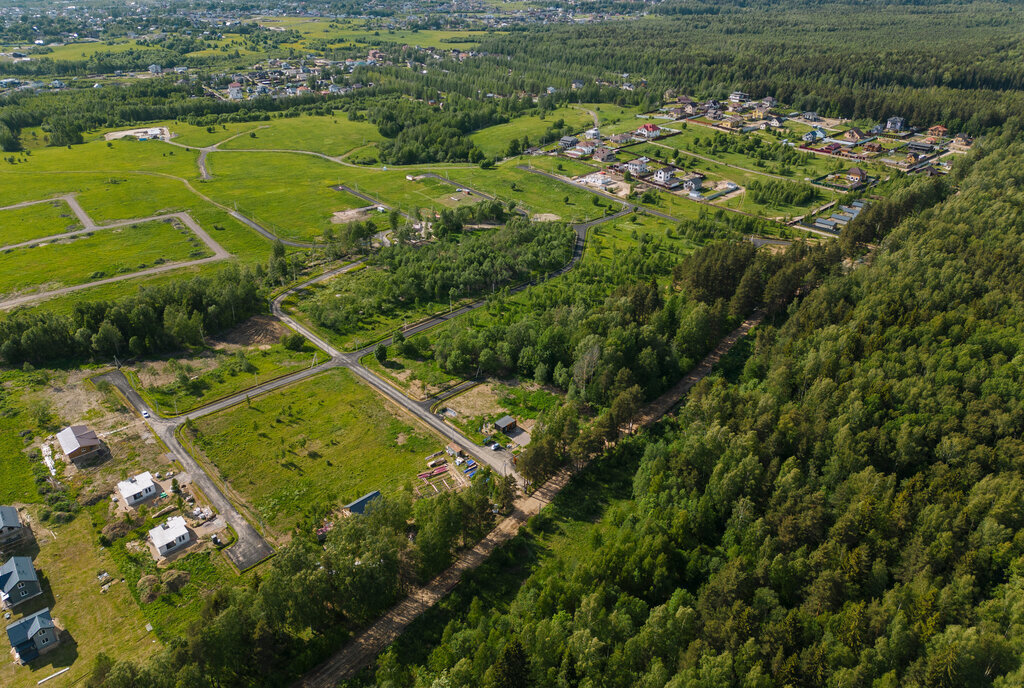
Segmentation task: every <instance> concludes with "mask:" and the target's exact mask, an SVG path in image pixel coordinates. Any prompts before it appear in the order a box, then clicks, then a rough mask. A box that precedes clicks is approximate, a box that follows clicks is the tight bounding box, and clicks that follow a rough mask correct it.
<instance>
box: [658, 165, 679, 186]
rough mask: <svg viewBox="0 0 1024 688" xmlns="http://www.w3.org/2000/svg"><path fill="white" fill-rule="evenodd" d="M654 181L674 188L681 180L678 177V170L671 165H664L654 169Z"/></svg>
mask: <svg viewBox="0 0 1024 688" xmlns="http://www.w3.org/2000/svg"><path fill="white" fill-rule="evenodd" d="M654 181H655V182H656V183H658V184H661V185H662V186H665V187H668V188H669V189H674V188H676V187H677V186H679V180H678V179H676V171H675V170H674V169H672V168H671V167H662V168H660V169H657V170H655V171H654Z"/></svg>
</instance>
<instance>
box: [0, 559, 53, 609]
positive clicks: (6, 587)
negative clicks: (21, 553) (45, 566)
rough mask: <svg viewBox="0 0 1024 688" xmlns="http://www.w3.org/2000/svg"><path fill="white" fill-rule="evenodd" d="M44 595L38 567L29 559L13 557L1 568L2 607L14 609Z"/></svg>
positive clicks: (0, 589) (0, 592)
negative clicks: (37, 572)
mask: <svg viewBox="0 0 1024 688" xmlns="http://www.w3.org/2000/svg"><path fill="white" fill-rule="evenodd" d="M41 594H43V588H42V586H40V585H39V576H38V575H36V567H35V566H33V565H32V559H30V558H29V557H11V558H10V559H8V560H7V562H6V563H4V565H3V566H0V607H7V608H9V609H13V608H14V607H16V606H17V605H19V604H21V603H22V602H28V601H29V600H31V599H32V598H33V597H36V596H37V595H41Z"/></svg>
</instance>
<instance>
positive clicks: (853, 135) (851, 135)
mask: <svg viewBox="0 0 1024 688" xmlns="http://www.w3.org/2000/svg"><path fill="white" fill-rule="evenodd" d="M843 138H844V139H845V140H847V141H851V142H853V143H857V142H858V141H860V140H861V139H866V138H868V137H867V135H866V134H865V133H864V132H863V131H861V130H860V129H858V128H857V127H852V128H850V129H847V130H846V131H845V132H843Z"/></svg>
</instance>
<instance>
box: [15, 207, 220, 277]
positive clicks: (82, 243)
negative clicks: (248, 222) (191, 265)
mask: <svg viewBox="0 0 1024 688" xmlns="http://www.w3.org/2000/svg"><path fill="white" fill-rule="evenodd" d="M209 255H211V251H210V250H209V248H207V247H206V246H205V245H204V244H203V243H202V242H201V241H200V240H199V238H198V237H196V236H195V235H193V234H192V232H191V231H190V230H188V229H187V228H185V227H180V228H178V227H176V226H174V225H172V224H170V223H168V222H158V221H155V222H144V223H141V224H135V225H128V226H126V227H118V228H116V229H104V230H98V231H96V232H95V233H93V234H85V235H80V236H76V237H73V238H71V239H65V240H61V241H59V242H56V243H51V244H45V245H38V246H32V247H28V248H18V249H11V250H8V251H5V252H4V253H3V254H2V255H0V294H8V295H10V294H13V293H15V292H21V293H24V292H26V291H30V290H33V289H36V288H39V287H41V286H42V285H47V286H48V287H52V288H56V287H60V286H71V285H76V284H85V283H87V282H90V281H93V280H98V279H103V278H104V277H111V276H113V275H117V274H121V273H129V272H135V271H138V270H142V269H145V268H147V267H152V266H154V265H160V264H162V263H165V262H177V261H184V260H194V259H197V258H204V257H206V256H209Z"/></svg>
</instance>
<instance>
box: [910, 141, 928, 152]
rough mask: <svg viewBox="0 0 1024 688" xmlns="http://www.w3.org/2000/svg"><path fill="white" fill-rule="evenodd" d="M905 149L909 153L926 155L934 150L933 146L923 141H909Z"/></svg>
mask: <svg viewBox="0 0 1024 688" xmlns="http://www.w3.org/2000/svg"><path fill="white" fill-rule="evenodd" d="M907 150H909V151H910V152H911V153H917V154H919V155H927V154H929V153H932V152H933V151H934V150H935V146H933V145H932V144H930V143H925V142H924V141H911V142H910V143H909V144H907Z"/></svg>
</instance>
